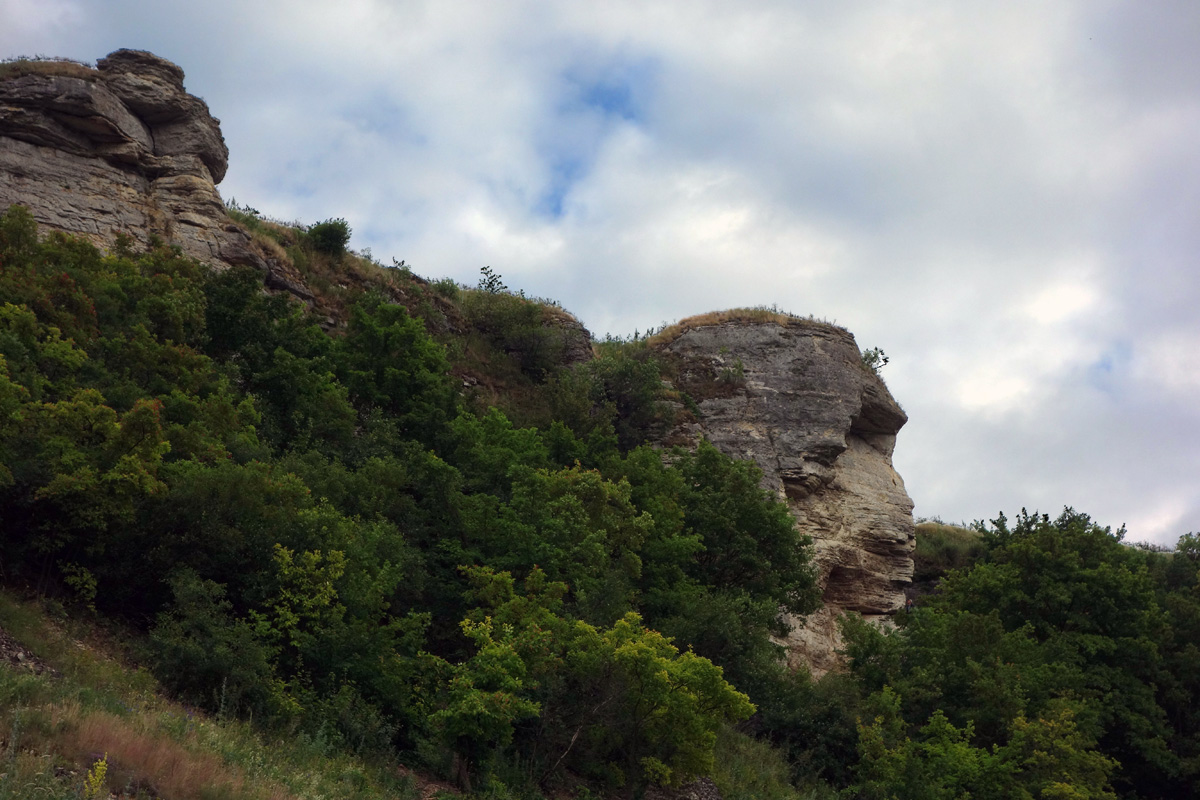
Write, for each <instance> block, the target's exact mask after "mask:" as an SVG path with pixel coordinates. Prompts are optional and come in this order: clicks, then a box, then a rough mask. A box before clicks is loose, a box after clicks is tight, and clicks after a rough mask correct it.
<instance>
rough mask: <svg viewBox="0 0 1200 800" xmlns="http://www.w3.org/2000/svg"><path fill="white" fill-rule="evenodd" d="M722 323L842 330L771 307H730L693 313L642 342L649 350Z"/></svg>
mask: <svg viewBox="0 0 1200 800" xmlns="http://www.w3.org/2000/svg"><path fill="white" fill-rule="evenodd" d="M726 322H740V323H748V324H762V323H769V322H773V323H775V324H776V325H781V326H783V327H785V328H786V327H790V326H793V325H813V324H816V325H825V326H828V327H830V328H836V329H838V330H844V329H843V328H841V327H840V326H838V325H835V324H833V323H831V322H827V321H825V320H819V319H816V318H815V317H812V316H808V317H801V316H798V315H796V314H791V313H788V312H786V311H780V310H779V309H777V308H775V307H774V306H772V307H770V308H768V307H767V306H753V307H751V308H731V309H728V310H726V311H710V312H708V313H707V314H697V315H695V316H692V317H687V318H685V319H682V320H680V321H679V322H676V323H675V324H673V325H667V326H666V327H664V328H663V329H662V330H660V331H658V332H657V333H654V334H651V335H650V336H649V337H648V338H647V340H646V343H647V344H648V345H649V346H651V347H662V346H664V345H668V344H670V343H671V342H673V341H675V340H676V339H678V338H679V337H680V336H682V335H683V334H685V333H687V332H688V331H690V330H693V329H695V328H703V327H705V326H708V325H720V324H722V323H726Z"/></svg>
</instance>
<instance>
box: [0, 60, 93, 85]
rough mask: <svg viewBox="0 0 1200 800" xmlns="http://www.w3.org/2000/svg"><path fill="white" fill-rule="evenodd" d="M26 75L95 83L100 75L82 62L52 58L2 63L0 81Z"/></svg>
mask: <svg viewBox="0 0 1200 800" xmlns="http://www.w3.org/2000/svg"><path fill="white" fill-rule="evenodd" d="M25 75H58V76H63V77H67V78H82V79H83V80H85V81H94V80H98V79H99V78H100V73H99V72H98V71H96V70H95V69H93V68H92V67H89V66H88V65H87V64H84V63H83V62H81V61H72V60H70V59H57V58H55V59H51V58H41V57H34V58H16V59H13V60H12V61H5V62H3V63H0V81H3V80H11V79H13V78H20V77H23V76H25Z"/></svg>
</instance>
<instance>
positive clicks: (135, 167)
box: [0, 50, 312, 300]
mask: <svg viewBox="0 0 1200 800" xmlns="http://www.w3.org/2000/svg"><path fill="white" fill-rule="evenodd" d="M53 66H54V65H50V68H48V69H41V70H37V71H33V72H24V73H14V75H13V77H10V78H8V79H6V80H0V209H3V208H7V207H8V206H9V205H10V204H13V203H19V204H21V205H24V206H27V207H28V208H29V209H30V211H31V212H32V213H33V216H34V218H35V219H36V220H37V221H38V224H39V225H40V226H41V227H43V228H45V229H49V230H59V231H64V232H67V233H71V234H76V235H80V236H84V237H86V238H87V239H89V240H91V241H92V242H93V243H94V244H96V245H97V246H99V247H102V248H111V247H112V246H113V244H115V242H116V238H117V236H118V235H119V234H124V235H126V236H129V237H130V238H131V239H132V240H133V241H134V242H136V243H138V244H140V245H142V246H145V245H147V244H149V242H150V240H151V237H159V238H161V239H162V240H163V241H166V242H167V243H169V244H172V245H178V246H179V247H180V248H181V249H182V250H183V252H184V253H186V254H187V255H189V256H191V257H193V258H196V259H198V260H200V261H204V262H206V263H209V264H212V265H213V266H216V267H217V268H223V267H225V266H227V265H230V264H247V265H251V266H254V267H257V268H258V269H260V270H262V271H263V272H265V273H266V278H267V283H268V285H269V286H271V287H274V288H280V289H283V290H286V291H288V292H291V293H292V294H294V295H296V296H298V297H300V298H302V299H305V300H311V299H312V294H311V292H309V291H308V289H307V288H305V286H304V282H303V281H302V280H301V279H300V278H299V276H297V275H294V274H291V273H289V272H287V270H286V269H285V268H284V267H283V265H281V264H280V263H279V261H278V260H277V259H272V258H270V257H267V256H266V255H265V254H264V253H262V252H261V250H260V249H257V248H256V247H255V246H254V244H253V242H252V241H251V237H250V235H249V234H248V233H247V232H246V231H244V230H242V229H241V228H239V227H238V226H237V225H235V224H233V223H232V222H231V221H230V220H229V218H228V216H227V215H226V213H225V207H224V204H223V203H222V201H221V197H220V195H219V194H218V193H217V189H216V184H218V183H220V182H221V179H222V178H223V177H224V176H225V170H226V168H227V166H228V162H229V151H228V149H227V148H226V146H225V141H224V139H223V138H222V136H221V128H220V123H219V121H218V120H217V119H216V118H214V117H213V116H212V115H211V114H210V113H209V110H208V106H207V105H206V104H205V103H204V101H203V100H201V99H199V98H197V97H194V96H192V95H190V94H188V93H187V92H186V91H185V90H184V88H183V70H181V69H180V68H179V67H177V66H176V65H174V64H172V63H171V62H169V61H167V60H165V59H162V58H159V57H158V56H155V55H153V54H152V53H146V52H143V51H139V50H118V51H117V52H115V53H112V54H110V55H109V56H108V57H106V58H102V59H100V61H99V62H98V65H97V69H96V70H89V69H88V68H85V67H80V66H77V65H71V66H72V68H71V70H69V73H70V74H62V73H63V72H64V70H55V69H54V68H53Z"/></svg>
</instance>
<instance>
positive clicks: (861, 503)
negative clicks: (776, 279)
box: [660, 320, 915, 675]
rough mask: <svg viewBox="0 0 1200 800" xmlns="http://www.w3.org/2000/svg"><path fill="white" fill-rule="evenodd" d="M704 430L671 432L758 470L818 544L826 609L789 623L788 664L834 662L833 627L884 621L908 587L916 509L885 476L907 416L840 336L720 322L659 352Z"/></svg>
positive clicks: (892, 476) (827, 330)
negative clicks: (843, 620) (854, 620)
mask: <svg viewBox="0 0 1200 800" xmlns="http://www.w3.org/2000/svg"><path fill="white" fill-rule="evenodd" d="M660 347H661V348H662V350H663V351H664V352H665V353H666V354H669V357H671V358H673V359H675V361H676V366H677V367H678V373H679V379H678V380H679V384H680V388H681V389H684V390H685V391H687V392H688V393H689V394H690V395H692V396H693V398H694V399H696V400H697V401H698V405H699V409H700V415H699V420H698V421H696V422H690V423H687V424H684V425H683V426H681V427H680V429H678V430H677V431H675V432H674V434H673V437H674V439H675V441H682V442H685V443H694V442H695V441H697V440H698V439H699V438H700V437H705V438H707V439H709V440H710V441H711V442H712V443H713V444H714V445H715V446H716V447H718V448H719V449H720V450H721V451H723V452H724V453H726V454H727V455H730V456H733V457H735V458H743V459H750V460H752V461H754V462H755V463H756V464H757V465H758V466H759V468H761V469H762V472H763V485H764V486H765V487H766V488H768V489H770V490H772V491H774V492H776V493H777V494H778V495H779V496H780V497H781V498H782V499H785V500H786V501H787V504H788V507H789V508H790V509H791V511H792V515H793V516H794V517H795V519H796V524H797V526H798V527H799V529H800V530H801V531H802V532H803V533H805V534H806V535H808V536H809V537H811V539H812V541H813V544H814V551H815V559H816V566H817V570H818V577H819V580H820V586H821V589H822V596H823V599H824V607H823V608H822V609H820V610H819V611H817V612H816V613H814V614H812V615H810V616H809V617H807V618H806V619H803V620H801V619H791V620H789V621H790V622H791V623H792V632H791V634H790V635H789V636H788V637H787V639H786V641H784V642H783V644H785V645H786V647H787V651H788V660H789V662H790V663H792V664H793V665H800V664H803V665H806V666H807V667H808V668H809V669H811V670H812V671H813V673H814V674H816V675H821V674H824V673H825V672H827V671H828V670H829V669H831V668H832V667H834V666H835V665H836V663H837V660H838V656H837V650H838V647H839V645H840V636H839V632H838V624H837V621H838V618H839V617H840V616H841V615H842V614H844V613H847V612H851V613H857V614H861V615H863V616H864V617H867V618H869V619H879V618H883V617H886V616H887V615H890V614H892V613H894V612H895V611H896V610H898V609H899V608H900V607H901V606H902V605H903V603H904V589H905V587H906V586H907V585H908V584H909V583H910V582H911V581H912V574H913V560H912V551H913V547H914V541H915V540H914V527H913V519H912V507H913V504H912V501H911V500H910V499H909V497H908V494H907V493H906V492H905V490H904V481H903V480H902V479H901V478H900V476H899V475H898V474H897V473H896V471H895V470H894V469H893V468H892V459H891V456H892V451H893V448H894V447H895V443H896V434H897V432H898V431H899V430H900V428H901V426H903V425H904V423H905V422H906V421H907V417H906V415H905V414H904V411H903V410H901V408H900V406H899V405H897V403H896V401H895V400H893V399H892V396H891V393H890V392H888V390H887V387H886V386H884V384H883V382H882V381H881V380H880V379H879V377H878V376H877V375H875V374H874V373H873V372H871V370H870V369H868V368H866V367H865V366H863V364H862V360H861V357H860V354H859V349H858V345H857V344H856V343H855V341H854V337H853V336H852V335H851V334H850V333H849V332H848V331H846V330H843V329H842V328H838V327H836V326H833V325H828V324H824V323H819V322H811V321H807V320H790V321H787V322H786V323H776V322H764V323H745V322H723V323H720V324H714V325H704V326H699V327H694V328H691V329H687V330H685V332H684V333H682V334H681V335H679V336H678V337H677V338H675V339H674V340H673V341H670V342H669V343H667V344H664V345H660Z"/></svg>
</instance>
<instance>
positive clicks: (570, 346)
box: [542, 308, 595, 367]
mask: <svg viewBox="0 0 1200 800" xmlns="http://www.w3.org/2000/svg"><path fill="white" fill-rule="evenodd" d="M548 311H550V312H551V313H548V314H547V317H546V320H545V321H544V322H543V323H542V325H543V326H544V327H547V328H553V329H556V330H557V331H558V332H559V335H560V336H561V337H562V344H563V352H562V356H561V357H560V358H559V359H558V361H559V364H560V365H561V366H564V367H569V366H571V365H572V364H582V363H585V362H588V361H591V360H592V358H594V357H595V354H594V353H593V352H592V334H591V333H590V332H588V329H587V328H585V327H584V326H583V323H582V322H580V321H579V320H578V319H576V318H575V317H574V316H572V315H571V314H568V313H567V312H566V311H563V310H561V309H557V308H556V309H548Z"/></svg>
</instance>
